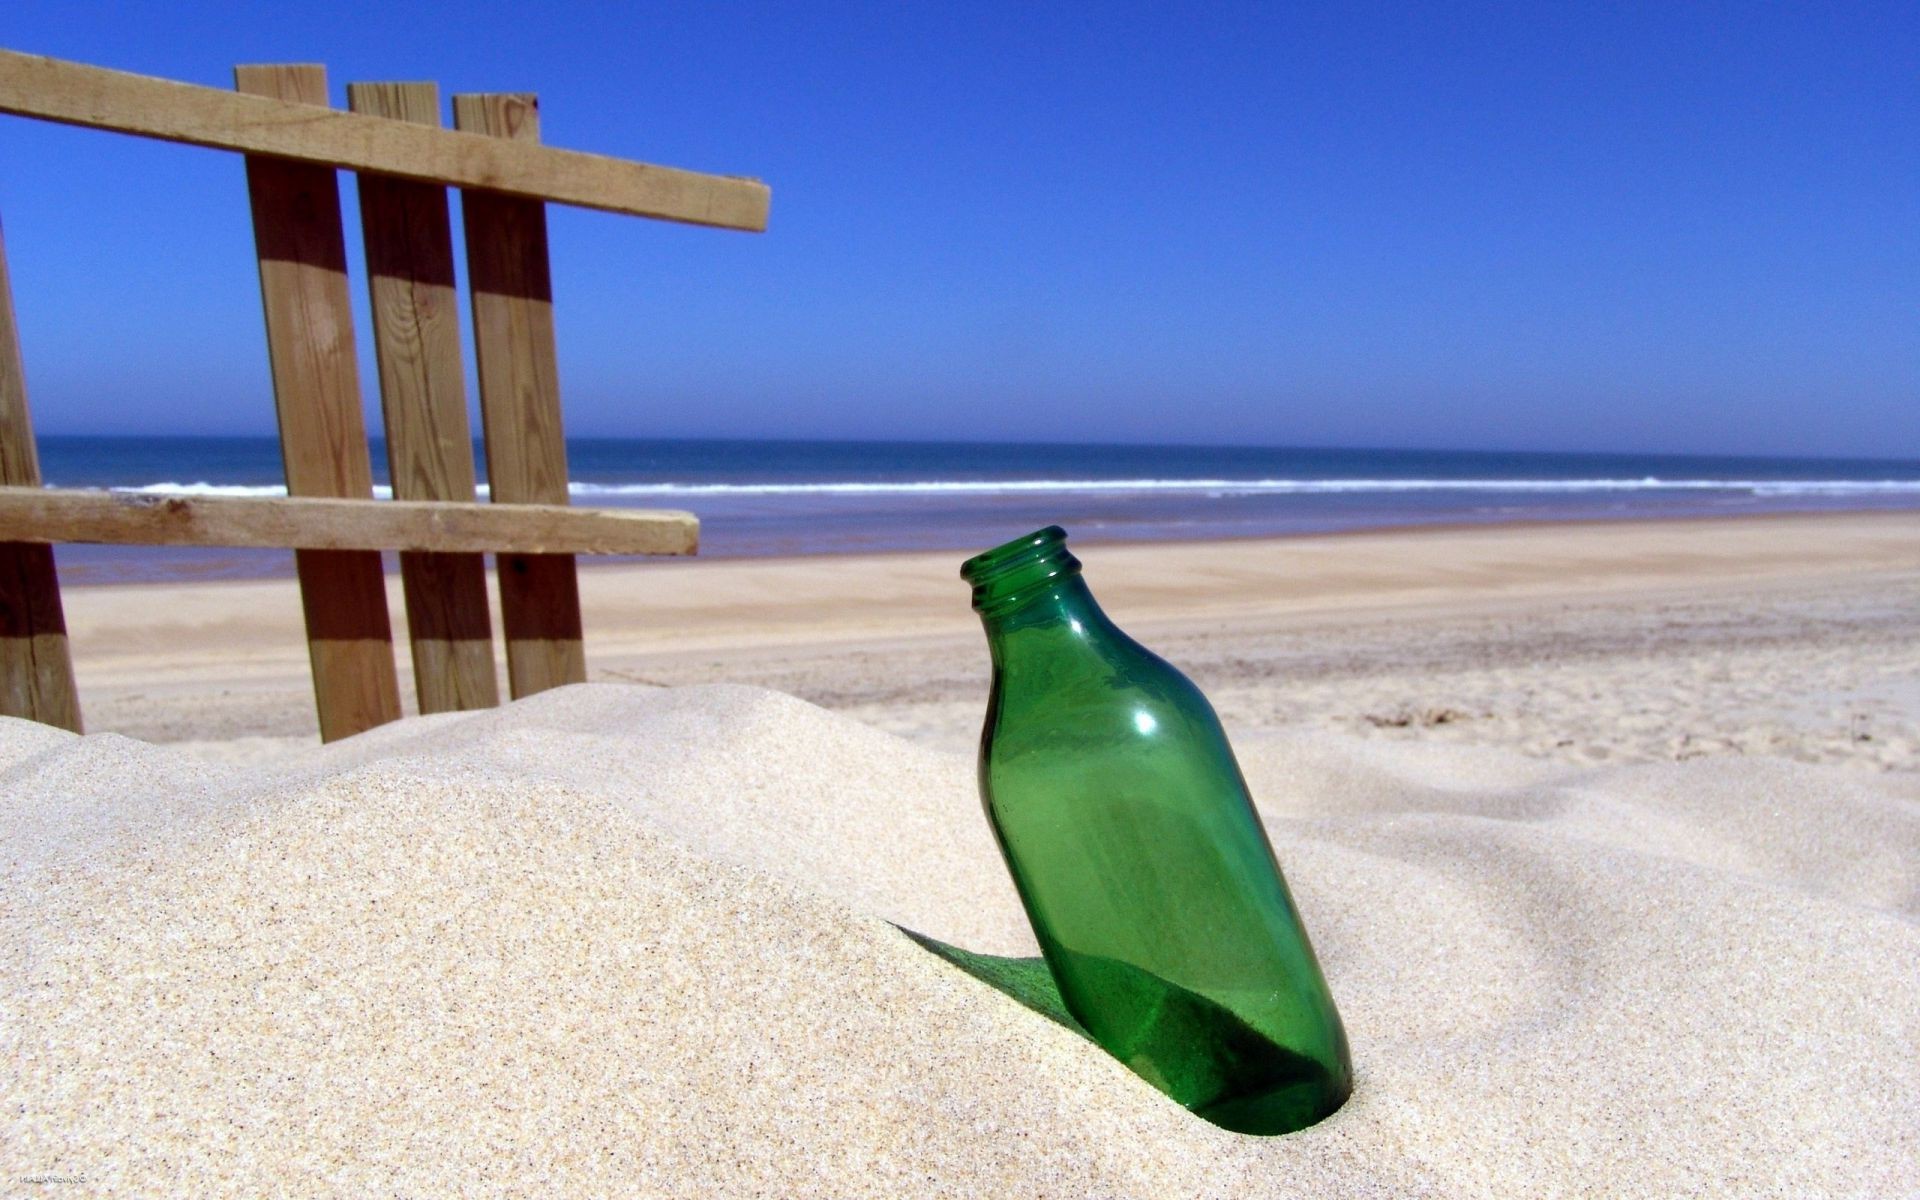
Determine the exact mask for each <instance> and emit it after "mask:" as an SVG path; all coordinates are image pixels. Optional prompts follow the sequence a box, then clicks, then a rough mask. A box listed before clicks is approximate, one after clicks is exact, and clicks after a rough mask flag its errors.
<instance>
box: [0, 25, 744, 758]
mask: <svg viewBox="0 0 1920 1200" xmlns="http://www.w3.org/2000/svg"><path fill="white" fill-rule="evenodd" d="M234 82H235V88H236V90H235V91H232V92H226V91H221V90H219V89H217V88H209V87H202V86H198V85H195V84H186V83H176V82H173V81H171V80H165V79H154V78H150V77H147V76H143V75H131V74H127V73H126V72H122V71H111V70H107V69H105V68H101V67H93V66H87V65H85V64H81V63H71V62H63V61H61V60H58V59H52V58H43V57H39V56H37V55H31V54H21V53H18V52H16V51H12V50H4V49H0V112H5V113H12V114H15V115H18V116H26V117H36V118H41V119H45V120H50V121H59V122H64V123H67V124H72V125H82V126H88V127H91V128H96V129H107V130H113V131H117V132H120V133H129V134H136V135H141V136H146V137H157V138H163V139H167V140H170V141H176V142H187V143H191V144H194V145H200V146H211V147H216V148H219V149H225V150H234V151H238V152H240V153H242V154H244V155H245V156H246V177H247V192H248V197H249V200H250V204H251V211H252V216H253V231H254V243H255V248H256V251H257V258H258V263H259V274H260V297H261V306H262V310H263V312H264V314H265V317H266V334H267V350H268V361H269V364H270V366H271V369H272V376H273V389H274V406H275V411H276V413H277V415H278V418H279V424H280V443H281V452H282V457H283V459H284V461H285V464H286V473H287V491H288V493H289V494H288V495H287V496H286V497H285V498H274V497H248V498H230V497H202V496H195V497H177V496H169V497H152V496H138V495H129V494H124V493H111V492H93V491H74V490H56V489H50V488H44V487H42V486H40V484H41V480H40V473H39V466H38V460H37V451H36V447H35V443H34V437H33V427H32V423H31V421H30V420H29V419H28V413H27V397H26V375H25V367H24V365H23V361H22V358H21V355H20V346H19V340H18V334H17V330H16V328H15V325H14V320H13V309H12V291H11V288H10V286H9V284H8V280H7V274H6V251H5V245H4V242H0V715H6V716H22V717H28V718H31V719H34V720H40V721H46V722H49V723H52V724H56V725H63V726H66V727H67V728H70V729H74V730H78V729H79V728H80V727H81V723H80V707H79V701H78V699H77V697H76V694H75V690H74V683H73V667H72V659H71V655H70V652H69V648H68V645H67V631H66V625H65V620H64V617H63V614H62V610H61V604H60V589H59V581H58V578H57V575H56V572H55V563H54V557H53V548H52V547H53V543H56V542H106V543H117V544H140V545H176V546H178V545H198V546H209V545H224V546H273V547H281V548H287V549H291V550H292V551H293V552H294V556H295V565H296V570H297V572H298V575H299V579H300V595H301V607H302V610H303V612H304V615H305V618H306V626H307V644H308V652H309V658H310V661H311V664H312V671H313V684H314V698H315V705H316V708H317V709H318V714H319V724H320V735H321V737H322V738H323V739H326V740H331V739H334V738H338V737H345V736H347V735H349V734H353V733H357V732H359V731H361V730H363V729H367V728H369V727H371V726H373V725H377V724H380V723H381V722H383V721H390V720H392V719H394V718H395V717H397V716H399V715H400V698H399V685H398V682H397V676H396V672H395V669H394V661H393V633H392V625H391V621H390V619H389V616H388V613H387V599H386V583H385V580H384V578H383V576H382V569H381V561H380V552H381V551H383V550H397V551H399V552H400V566H401V580H402V588H403V592H404V594H405V597H406V605H407V624H408V633H409V639H410V642H411V650H412V655H413V665H414V678H415V682H416V687H417V689H418V694H419V702H420V710H421V711H422V712H445V711H452V710H458V709H468V708H479V707H485V706H487V705H491V704H496V703H498V702H499V694H498V686H497V684H496V681H495V669H496V668H495V662H494V657H493V633H492V625H491V616H490V613H489V609H488V605H487V598H486V570H485V562H484V559H483V558H482V555H483V554H484V553H493V554H495V555H496V556H497V558H498V563H499V570H498V571H497V572H496V576H497V579H498V584H499V588H500V613H501V622H502V625H503V626H504V628H503V630H502V634H503V640H504V642H505V647H506V660H507V679H508V684H509V688H510V691H511V693H512V695H514V696H516V697H518V696H524V695H528V694H530V693H532V692H537V691H540V690H542V689H545V688H550V687H557V686H560V685H562V684H566V683H575V682H580V681H583V680H585V678H586V657H585V651H584V647H583V640H582V631H581V621H580V595H579V583H578V579H577V575H576V571H575V565H574V558H573V556H574V555H576V554H692V553H694V552H695V551H696V550H697V548H698V541H699V522H698V521H697V519H696V518H695V517H694V516H693V515H692V514H691V513H684V512H670V511H654V510H634V509H603V510H585V509H574V508H570V507H568V496H567V463H566V438H565V434H564V431H563V427H562V424H561V413H560V383H559V369H558V355H557V353H556V348H555V347H556V342H555V335H554V320H553V289H552V282H551V279H550V267H549V261H548V252H547V227H546V208H545V205H546V203H548V202H554V203H561V204H573V205H581V206H584V207H588V208H597V209H605V210H608V211H611V212H618V213H628V214H633V215H637V216H645V217H656V218H661V219H664V220H671V221H681V222H688V223H692V224H698V225H711V226H718V227H721V228H728V229H740V230H761V229H764V228H765V227H766V222H767V208H768V202H769V192H768V189H767V187H766V185H764V184H762V183H760V182H758V181H756V180H751V179H741V178H735V177H730V176H721V175H705V174H700V173H697V172H693V171H683V170H678V169H675V168H670V167H657V166H652V165H649V164H646V163H637V162H627V161H623V160H620V159H613V158H604V157H601V156H599V155H593V154H582V153H579V152H576V151H570V150H556V149H553V148H550V147H547V146H542V145H541V144H540V122H539V105H538V102H537V101H536V100H535V98H534V97H533V96H531V95H524V94H518V93H485V94H474V95H459V96H455V97H454V98H453V101H454V102H453V110H454V121H455V125H456V126H457V128H455V129H446V128H443V127H442V126H441V122H440V101H439V93H438V91H437V90H436V89H435V87H434V85H432V84H430V83H357V84H352V85H350V86H349V88H348V99H349V104H350V107H351V109H352V111H344V112H343V111H339V110H336V109H333V108H331V107H329V100H328V91H327V81H326V72H325V69H324V68H322V67H319V66H317V65H313V64H290V65H261V66H241V67H236V68H235V69H234ZM338 168H347V169H351V170H354V171H357V172H359V176H360V189H359V190H360V200H361V206H360V225H361V232H362V236H363V238H364V241H365V245H366V261H367V271H368V276H369V278H368V288H369V301H370V303H371V305H372V311H373V328H374V349H375V353H376V356H377V359H378V365H379V372H378V374H379V379H380V393H381V407H382V413H383V415H384V421H385V427H386V433H387V453H388V467H389V475H390V477H391V478H392V480H393V489H394V495H395V496H396V499H394V500H390V501H382V500H375V499H373V474H372V462H371V459H370V457H369V447H368V439H367V431H366V425H365V419H364V417H363V415H362V406H361V401H360V375H359V365H358V357H357V353H356V349H355V346H354V335H353V328H354V322H353V310H352V297H351V289H350V288H349V285H348V280H347V267H346V242H345V228H344V224H343V221H342V216H341V211H340V194H339V182H338V179H337V177H336V169H338ZM448 187H458V188H460V189H461V199H462V206H461V207H462V212H463V214H464V217H465V229H464V233H465V238H464V242H465V250H466V256H467V273H468V277H469V289H468V290H469V300H470V303H471V308H472V317H473V337H474V357H475V360H476V362H477V364H478V367H479V381H480V412H481V424H482V432H483V435H484V443H485V452H486V455H487V475H488V479H489V481H490V483H491V485H492V486H491V495H492V499H493V501H494V503H488V504H482V503H478V502H477V497H476V487H475V469H474V463H473V443H472V441H471V431H470V430H469V428H468V424H467V409H466V394H465V381H464V378H463V371H462V366H461V347H460V332H459V315H458V303H457V296H456V292H455V286H454V253H455V251H454V246H453V237H452V230H451V224H450V219H449V214H448V196H447V188H448Z"/></svg>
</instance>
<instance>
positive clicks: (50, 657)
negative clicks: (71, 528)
mask: <svg viewBox="0 0 1920 1200" xmlns="http://www.w3.org/2000/svg"><path fill="white" fill-rule="evenodd" d="M39 483H40V457H39V447H38V445H37V444H36V443H35V441H34V437H33V421H32V420H31V418H30V416H29V414H28V412H27V374H26V368H25V366H24V364H23V362H22V360H21V357H20V334H19V329H18V326H16V325H15V323H14V317H13V284H12V282H11V281H10V279H9V278H8V275H7V247H6V240H5V238H4V236H0V485H14V486H18V487H23V488H27V489H34V488H37V487H38V485H39ZM5 539H6V535H5V534H0V716H8V717H24V718H26V719H27V720H30V721H43V722H45V723H46V724H49V725H58V726H60V727H62V728H64V729H71V730H73V731H74V732H75V733H79V732H80V695H79V691H78V690H77V689H76V688H75V686H74V680H73V655H72V651H71V650H70V648H69V647H68V644H67V622H66V616H65V614H64V612H63V611H62V610H61V607H60V580H59V576H58V574H57V572H56V571H55V569H54V562H53V547H51V546H46V545H35V544H30V543H25V542H21V541H7V540H5Z"/></svg>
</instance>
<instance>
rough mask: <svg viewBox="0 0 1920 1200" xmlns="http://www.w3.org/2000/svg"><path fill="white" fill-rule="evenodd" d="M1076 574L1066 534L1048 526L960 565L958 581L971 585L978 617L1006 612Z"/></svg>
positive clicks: (1078, 561)
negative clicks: (959, 579) (961, 580)
mask: <svg viewBox="0 0 1920 1200" xmlns="http://www.w3.org/2000/svg"><path fill="white" fill-rule="evenodd" d="M1079 573H1080V560H1079V559H1077V558H1075V557H1074V556H1073V552H1072V551H1071V550H1068V549H1067V531H1066V530H1064V529H1062V528H1060V527H1059V526H1058V525H1049V526H1047V527H1046V528H1045V529H1038V530H1035V531H1034V532H1032V533H1030V534H1028V535H1027V536H1025V537H1022V538H1015V539H1014V540H1013V541H1011V542H1008V543H1006V544H1005V545H1002V546H995V547H994V548H993V549H991V550H989V551H987V552H986V553H985V554H976V555H974V556H973V557H972V558H970V559H968V560H967V561H966V562H963V563H961V564H960V578H962V579H964V580H966V581H967V582H968V583H970V584H972V585H973V610H974V611H975V612H977V613H979V614H981V615H982V616H992V615H995V614H997V613H1002V612H1008V611H1011V610H1012V609H1014V608H1017V607H1018V606H1020V605H1021V604H1024V603H1026V602H1027V601H1028V600H1030V599H1032V598H1033V597H1035V596H1037V595H1039V594H1040V593H1041V592H1043V591H1045V590H1046V589H1047V587H1049V586H1050V585H1052V584H1053V583H1055V582H1057V581H1059V580H1060V579H1062V578H1066V577H1069V576H1073V575H1078V574H1079Z"/></svg>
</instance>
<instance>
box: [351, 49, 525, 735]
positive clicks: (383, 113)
mask: <svg viewBox="0 0 1920 1200" xmlns="http://www.w3.org/2000/svg"><path fill="white" fill-rule="evenodd" d="M347 106H348V107H349V108H351V109H352V110H353V111H354V112H357V113H367V114H370V115H372V116H376V117H387V118H390V119H393V120H398V121H413V122H416V123H418V124H422V125H434V126H438V125H439V124H440V93H439V89H437V88H435V87H434V85H433V84H431V83H355V84H349V85H348V86H347ZM360 228H361V232H362V233H363V234H364V235H365V238H366V247H367V277H368V287H369V288H370V290H371V292H372V298H373V344H374V351H375V354H376V357H377V358H378V360H379V364H380V401H381V406H382V412H383V413H384V414H385V417H386V430H387V469H388V474H389V476H390V477H391V478H392V480H393V494H394V498H395V499H398V500H466V501H472V500H474V499H475V498H476V492H475V489H474V472H473V434H472V431H471V429H470V428H469V427H468V425H467V395H466V383H465V380H464V378H463V375H464V369H463V367H462V365H461V361H460V317H459V307H458V301H457V297H456V296H455V294H454V286H453V233H452V226H451V223H450V222H449V221H448V218H447V193H446V189H445V188H443V187H440V186H438V185H436V184H430V183H417V182H414V181H411V180H405V179H397V178H394V177H393V176H390V175H374V174H370V173H366V172H362V173H361V175H360ZM400 576H401V581H402V584H403V586H404V588H405V591H406V597H407V632H408V636H409V640H410V641H411V643H412V649H413V678H414V687H415V690H416V692H417V693H418V695H419V697H420V711H421V712H423V713H437V712H454V711H458V710H461V709H469V708H488V707H491V706H492V705H495V704H498V703H500V685H499V682H498V680H497V679H496V678H495V675H494V665H493V625H492V621H491V618H490V617H489V616H488V615H487V568H486V559H485V557H484V556H483V555H479V554H434V553H429V552H405V553H402V554H401V555H400Z"/></svg>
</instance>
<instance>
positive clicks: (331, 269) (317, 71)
mask: <svg viewBox="0 0 1920 1200" xmlns="http://www.w3.org/2000/svg"><path fill="white" fill-rule="evenodd" d="M234 86H235V87H236V88H238V89H239V90H240V91H242V92H247V93H250V94H253V95H259V96H272V97H276V98H278V99H281V100H286V101H292V102H294V103H300V104H309V105H315V106H319V107H323V108H324V107H325V106H326V104H327V78H326V70H325V68H323V67H319V66H311V65H307V66H241V67H235V68H234ZM247 191H248V194H249V197H250V199H251V201H252V205H253V235H254V243H255V246H256V249H257V253H258V256H259V260H260V297H261V303H262V306H263V307H264V309H265V311H266V320H267V349H268V355H269V358H270V359H271V362H272V366H273V393H274V404H275V407H276V408H277V410H278V412H279V417H280V449H281V454H282V457H283V458H284V460H285V463H286V471H287V491H288V492H289V493H290V494H292V495H295V496H334V497H344V498H351V499H367V500H371V499H372V498H373V473H372V468H371V465H370V463H369V460H368V455H367V430H366V424H365V421H364V420H363V418H362V416H361V412H360V381H359V379H358V373H357V367H356V364H355V359H354V347H353V312H352V307H351V304H350V302H349V300H348V297H347V268H346V261H347V260H346V245H345V240H344V237H343V235H342V233H341V226H340V191H339V185H338V184H337V183H336V181H335V179H334V173H333V169H332V168H331V167H324V166H317V165H314V164H311V163H300V162H293V161H290V160H286V159H278V158H265V157H261V156H257V155H248V156H247ZM294 560H295V564H296V566H297V568H298V571H299V575H300V601H301V606H302V608H303V609H304V610H305V613H306V620H307V649H308V653H309V655H310V657H311V659H312V662H313V690H314V699H315V701H316V703H317V704H318V706H319V711H320V737H321V740H323V741H333V740H334V739H336V738H342V737H347V736H348V735H350V734H355V733H359V732H360V731H362V730H364V729H369V728H371V727H373V726H375V725H378V724H381V723H382V722H385V721H391V720H394V719H395V718H397V717H398V716H399V715H400V687H399V681H398V679H397V677H396V676H395V673H394V667H393V628H392V625H391V623H390V622H389V620H388V618H387V591H386V581H385V579H384V578H383V577H382V573H381V568H380V555H379V553H378V552H376V551H367V550H299V551H295V553H294Z"/></svg>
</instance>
